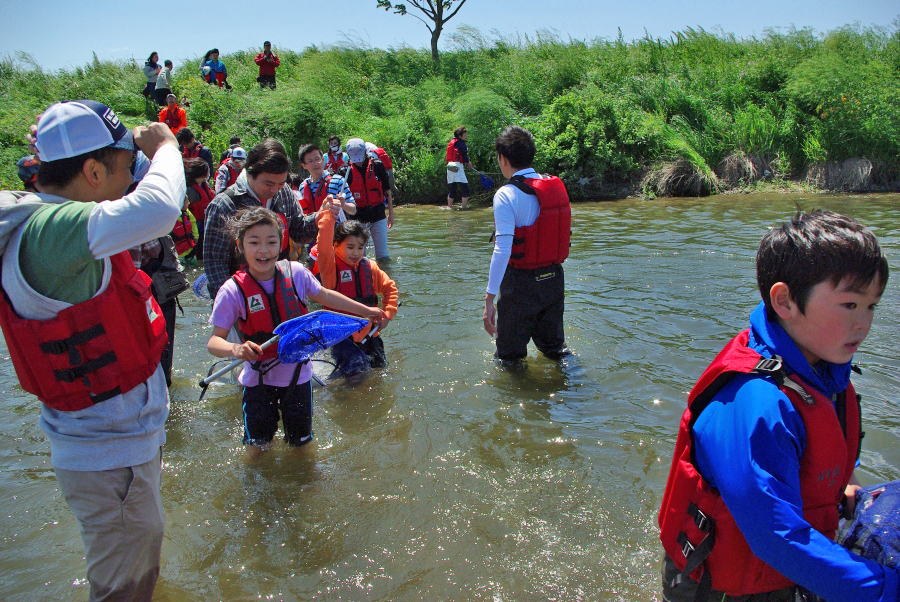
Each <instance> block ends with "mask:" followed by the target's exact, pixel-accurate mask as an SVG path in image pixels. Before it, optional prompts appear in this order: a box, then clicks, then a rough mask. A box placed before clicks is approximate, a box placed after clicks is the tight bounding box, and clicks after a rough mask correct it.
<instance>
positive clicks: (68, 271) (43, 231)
mask: <svg viewBox="0 0 900 602" xmlns="http://www.w3.org/2000/svg"><path fill="white" fill-rule="evenodd" d="M93 208H94V203H79V202H76V201H69V202H67V203H62V204H60V205H47V206H46V207H42V208H40V209H38V210H37V211H35V212H34V215H32V216H31V218H30V219H29V220H28V222H26V224H25V229H24V232H23V234H22V243H21V246H20V247H19V265H20V266H21V269H22V274H23V275H24V276H25V280H26V281H27V282H28V284H30V285H31V287H32V288H33V289H34V290H36V291H37V292H38V293H40V294H42V295H44V296H45V297H49V298H51V299H56V300H58V301H65V302H66V303H71V304H73V305H74V304H75V303H81V302H82V301H87V300H88V299H90V298H91V297H93V296H94V294H95V293H96V292H97V290H98V289H99V288H100V284H101V283H102V282H103V260H101V259H95V258H94V256H93V255H92V254H91V251H90V248H89V247H88V238H87V225H88V217H90V214H91V210H92V209H93Z"/></svg>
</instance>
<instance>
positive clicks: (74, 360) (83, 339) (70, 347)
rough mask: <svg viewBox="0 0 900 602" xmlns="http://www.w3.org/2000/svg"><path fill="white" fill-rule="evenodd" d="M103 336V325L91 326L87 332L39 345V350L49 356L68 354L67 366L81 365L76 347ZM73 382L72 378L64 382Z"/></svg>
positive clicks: (104, 330) (79, 354)
mask: <svg viewBox="0 0 900 602" xmlns="http://www.w3.org/2000/svg"><path fill="white" fill-rule="evenodd" d="M103 334H106V329H105V328H103V324H96V325H94V326H91V327H90V328H88V329H87V330H82V331H81V332H76V333H75V334H73V335H71V336H69V337H67V338H65V339H59V340H56V341H47V342H46V343H41V345H40V348H41V351H43V352H44V353H49V354H50V355H62V354H63V353H68V354H69V364H70V365H72V366H78V365H79V364H80V363H81V353H79V352H78V349H77V347H78V346H79V345H84V344H85V343H87V342H88V341H90V340H91V339H95V338H97V337H99V336H100V335H103ZM59 380H61V379H59ZM74 380H75V379H74V378H73V379H72V380H69V381H66V382H72V381H74Z"/></svg>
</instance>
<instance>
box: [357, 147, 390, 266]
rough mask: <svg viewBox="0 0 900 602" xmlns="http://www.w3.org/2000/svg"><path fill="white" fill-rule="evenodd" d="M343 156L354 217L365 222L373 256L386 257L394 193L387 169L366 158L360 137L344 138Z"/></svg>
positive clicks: (379, 163) (380, 259)
mask: <svg viewBox="0 0 900 602" xmlns="http://www.w3.org/2000/svg"><path fill="white" fill-rule="evenodd" d="M347 155H348V156H349V157H350V168H349V169H348V170H347V176H346V181H347V186H349V188H350V192H351V194H352V195H353V202H354V203H356V219H357V220H359V221H361V222H362V223H364V224H368V225H369V232H370V233H371V235H372V244H373V245H374V246H375V259H376V260H377V261H387V260H390V256H389V254H388V246H387V231H388V228H391V227H392V226H393V225H394V195H393V193H392V192H391V184H390V179H389V178H388V175H387V171H386V170H385V167H384V164H383V163H382V162H381V161H379V160H378V159H372V158H371V157H369V155H368V152H367V150H366V143H365V142H364V141H363V139H362V138H351V139H350V140H348V141H347ZM385 201H387V214H385Z"/></svg>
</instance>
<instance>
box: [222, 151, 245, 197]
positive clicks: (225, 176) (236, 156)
mask: <svg viewBox="0 0 900 602" xmlns="http://www.w3.org/2000/svg"><path fill="white" fill-rule="evenodd" d="M246 160H247V151H245V150H244V149H242V148H241V147H240V146H238V147H235V148H234V149H232V150H231V156H230V157H229V158H228V159H226V160H225V162H224V163H222V164H221V165H219V169H217V170H216V182H215V192H216V194H219V193H220V192H223V191H224V190H225V189H226V188H228V187H229V186H231V185H232V184H234V183H235V182H237V179H238V176H239V175H241V171H242V170H243V169H244V162H245V161H246Z"/></svg>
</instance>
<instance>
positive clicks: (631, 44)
mask: <svg viewBox="0 0 900 602" xmlns="http://www.w3.org/2000/svg"><path fill="white" fill-rule="evenodd" d="M447 40H448V41H449V42H450V46H451V48H450V50H449V51H447V52H445V53H444V55H443V57H442V61H441V67H440V72H439V73H437V74H435V73H434V71H433V66H432V63H431V57H430V53H429V52H428V51H427V50H425V49H419V50H417V49H412V48H409V47H400V48H392V49H388V50H382V49H371V48H364V47H357V48H354V47H338V48H331V49H321V48H316V47H309V48H306V49H305V50H303V51H301V52H291V51H284V50H280V51H278V49H276V51H278V53H279V56H280V57H281V60H282V66H281V68H280V69H279V70H278V90H277V91H275V92H274V93H273V92H271V91H264V90H260V89H259V86H258V84H257V83H256V75H257V68H256V66H255V64H254V63H253V56H254V55H255V53H256V50H255V49H254V50H247V51H241V52H237V53H234V54H231V55H227V56H225V57H223V60H224V62H225V63H226V65H227V66H228V70H229V81H230V83H231V84H232V85H233V86H234V90H232V91H231V92H226V91H224V90H221V89H219V88H216V87H212V86H208V85H206V84H205V83H204V82H202V81H201V80H200V78H199V76H198V66H197V63H198V61H199V57H197V60H191V61H188V62H187V63H185V64H182V65H178V66H177V68H176V77H175V84H174V88H175V92H176V93H177V94H178V95H179V97H180V98H182V99H184V100H187V103H188V104H189V106H188V107H187V110H188V121H189V125H190V127H191V128H192V129H193V130H194V131H195V133H197V134H198V136H199V137H200V138H201V140H203V142H204V143H206V144H207V145H208V146H210V147H212V149H213V151H214V152H218V151H220V150H222V149H224V147H225V146H226V145H227V141H228V139H229V138H230V137H231V136H233V135H239V136H241V137H242V138H243V140H244V143H245V144H246V145H248V146H249V145H252V144H254V143H255V142H257V141H259V140H260V139H262V138H264V137H267V136H272V137H276V138H278V139H280V140H282V141H283V142H284V143H285V145H286V146H287V148H288V149H289V150H290V151H291V153H292V154H293V153H294V152H296V149H297V148H298V147H299V146H300V145H301V144H303V143H305V142H309V141H314V142H318V143H319V144H320V145H321V144H324V142H325V141H326V139H327V137H328V136H329V135H330V134H333V133H336V134H338V135H340V136H341V137H342V138H343V139H344V140H345V141H346V140H347V139H348V138H351V137H357V136H358V137H362V138H365V139H367V140H371V141H373V142H376V143H377V144H379V145H380V146H383V147H384V148H386V149H387V150H388V152H389V153H390V154H391V155H392V157H393V158H394V161H395V163H396V175H397V183H398V186H399V188H400V195H399V200H400V201H401V202H403V201H413V202H420V201H426V202H427V201H436V200H439V199H441V198H443V197H444V194H445V183H444V182H445V177H444V160H443V154H444V148H445V145H446V142H447V140H448V139H449V138H450V136H451V132H452V131H453V129H454V128H455V127H457V126H459V125H465V126H467V128H468V129H469V132H470V135H469V147H470V154H471V157H472V160H473V162H474V163H475V165H476V166H477V167H479V168H480V169H482V170H485V171H492V172H496V171H497V169H496V167H495V159H494V153H493V139H494V137H495V136H496V134H497V132H498V131H499V130H500V129H501V128H502V127H503V126H504V125H506V124H510V123H517V124H522V125H525V126H526V127H529V129H531V130H532V132H533V133H534V135H535V139H536V142H537V145H538V157H537V162H538V165H537V167H538V168H539V169H541V170H544V171H550V172H552V173H558V174H560V175H561V177H563V178H564V179H565V180H567V181H568V182H570V183H572V182H575V181H582V182H583V181H584V178H589V179H591V180H592V181H601V180H610V179H611V180H614V181H621V180H623V179H624V180H627V179H628V178H634V177H635V176H636V175H637V174H639V173H640V172H641V171H642V170H643V169H645V168H646V167H650V166H654V165H658V164H660V163H661V162H665V161H687V162H688V163H690V164H691V165H693V166H694V168H695V169H696V170H697V171H698V172H699V173H701V174H704V175H705V176H706V175H709V174H711V173H712V171H711V166H716V165H717V164H719V162H720V161H722V160H723V159H724V158H725V157H727V156H728V155H730V154H732V153H742V154H745V155H753V156H760V157H766V160H777V161H778V165H779V166H780V172H781V173H785V174H788V175H790V174H791V173H799V171H800V170H801V169H802V168H803V167H804V166H806V165H807V164H809V163H811V162H819V161H824V160H830V159H843V158H847V157H853V156H864V157H867V158H869V159H871V160H873V161H882V162H888V163H892V164H896V163H897V162H898V157H900V20H898V21H895V22H894V24H893V25H892V26H891V27H886V28H861V27H859V26H846V27H842V28H839V29H837V30H835V31H832V32H829V33H827V34H816V33H815V32H813V31H812V30H810V29H800V30H797V29H790V30H787V31H766V32H765V33H764V34H763V35H762V36H760V37H754V38H747V39H739V38H736V37H735V36H733V35H730V34H724V33H711V32H707V31H705V30H702V29H687V30H685V31H682V32H676V33H674V34H672V35H671V36H669V37H668V38H653V37H650V36H645V37H644V38H641V39H638V40H633V41H626V40H624V39H623V38H622V37H621V35H620V36H619V37H618V38H617V39H614V40H608V39H596V40H589V41H587V40H572V39H568V40H565V39H563V38H562V37H561V36H560V35H558V34H557V33H556V32H553V31H546V30H541V31H538V32H537V33H536V34H534V35H532V36H528V35H500V34H497V33H492V34H485V33H483V32H481V31H479V30H477V29H475V28H472V27H465V26H464V27H460V28H458V29H457V30H456V31H455V32H453V33H452V34H450V35H448V36H447ZM163 58H165V57H163ZM143 81H144V78H143V75H142V73H141V70H140V68H139V66H138V65H134V64H127V63H115V62H106V61H101V60H98V59H97V58H95V59H94V61H92V62H91V63H90V64H89V65H86V66H85V67H83V68H79V69H76V70H74V71H59V72H47V71H45V70H43V69H41V68H40V66H39V65H37V64H35V63H34V61H33V60H31V59H30V57H28V56H27V55H18V56H16V57H13V58H6V59H3V60H0V95H2V97H3V98H5V99H7V100H5V101H4V102H3V103H2V104H0V185H2V186H3V187H6V188H10V187H12V188H16V187H19V183H18V180H17V179H16V177H15V169H14V162H15V160H16V159H18V158H19V157H20V156H22V155H23V154H25V143H24V138H23V136H24V133H25V131H26V128H27V126H28V124H29V123H32V122H33V120H34V117H35V115H37V114H38V113H39V112H40V111H41V110H42V109H43V108H44V107H46V106H47V105H49V104H50V103H52V102H53V101H55V100H59V99H73V98H93V99H96V100H100V101H102V102H105V103H107V104H109V105H110V106H112V107H113V108H115V109H116V110H117V111H118V112H119V114H120V116H121V117H122V118H123V121H125V123H127V124H128V125H131V126H133V125H137V124H139V123H143V122H145V121H146V120H148V119H155V115H156V111H157V109H155V107H153V106H152V105H149V104H148V103H145V102H144V99H143V97H141V96H140V94H139V92H140V90H141V88H142V87H143ZM473 183H474V182H473ZM572 189H573V193H574V194H579V191H580V190H582V187H572Z"/></svg>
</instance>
